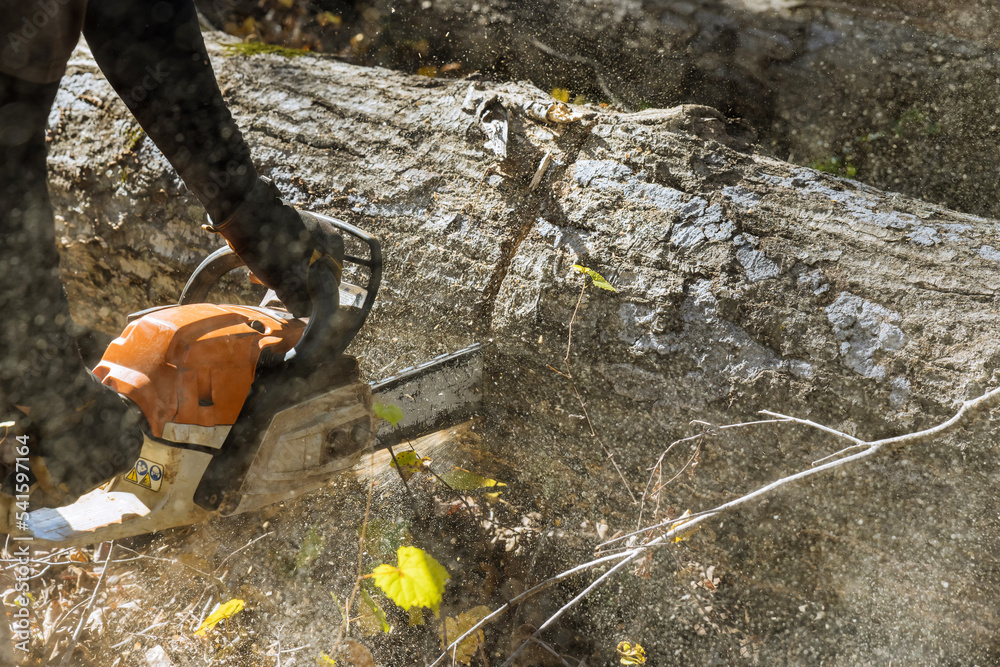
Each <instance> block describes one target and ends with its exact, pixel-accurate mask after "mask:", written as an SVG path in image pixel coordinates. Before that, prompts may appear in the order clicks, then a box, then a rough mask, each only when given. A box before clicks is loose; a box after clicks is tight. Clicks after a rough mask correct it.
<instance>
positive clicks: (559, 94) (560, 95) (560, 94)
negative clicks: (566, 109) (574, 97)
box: [551, 88, 569, 102]
mask: <svg viewBox="0 0 1000 667" xmlns="http://www.w3.org/2000/svg"><path fill="white" fill-rule="evenodd" d="M551 95H552V97H554V98H556V99H557V100H559V101H560V102H569V91H568V90H567V89H565V88H553V89H552V93H551Z"/></svg>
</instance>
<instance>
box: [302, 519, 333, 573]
mask: <svg viewBox="0 0 1000 667" xmlns="http://www.w3.org/2000/svg"><path fill="white" fill-rule="evenodd" d="M325 541H326V540H325V539H324V538H323V536H322V535H320V534H319V533H317V532H316V529H315V528H310V529H309V532H308V533H306V537H305V539H304V540H302V546H301V547H299V553H297V554H296V555H295V569H296V570H301V569H302V568H304V567H305V566H306V565H309V564H310V563H312V562H313V561H314V560H316V559H317V558H318V557H319V555H320V554H321V553H322V552H323V543H324V542H325Z"/></svg>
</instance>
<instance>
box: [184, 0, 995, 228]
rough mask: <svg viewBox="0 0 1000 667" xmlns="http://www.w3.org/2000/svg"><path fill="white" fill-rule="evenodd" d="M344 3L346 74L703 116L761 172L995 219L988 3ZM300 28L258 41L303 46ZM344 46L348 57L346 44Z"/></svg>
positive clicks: (256, 8) (241, 5) (245, 5)
mask: <svg viewBox="0 0 1000 667" xmlns="http://www.w3.org/2000/svg"><path fill="white" fill-rule="evenodd" d="M275 4H276V3H272V5H275ZM346 4H347V3H331V4H329V5H327V8H331V7H332V8H333V9H334V11H336V12H338V13H339V14H340V15H341V16H342V19H343V24H342V25H341V26H340V28H339V29H337V30H333V29H328V30H325V31H322V32H323V34H325V35H328V37H327V38H326V39H327V41H326V42H325V43H322V44H321V45H320V46H322V47H325V48H328V49H333V50H336V51H342V52H343V53H346V54H349V55H350V56H351V57H353V58H354V59H355V60H356V61H357V62H358V63H360V64H369V65H381V66H384V67H389V68H392V69H398V70H403V71H410V72H416V71H417V69H418V68H419V67H427V66H437V67H439V68H440V67H443V66H444V65H446V64H449V63H451V64H455V63H457V64H459V65H460V66H461V68H462V69H461V70H460V71H461V72H470V71H476V70H478V71H481V72H482V73H483V75H484V76H486V77H488V78H490V79H492V80H505V81H521V80H523V81H530V82H532V83H534V84H535V85H536V86H538V87H540V88H542V89H543V90H546V91H548V90H552V89H553V88H563V89H569V91H570V94H571V95H572V96H574V97H575V96H576V95H582V96H584V97H585V98H587V99H588V100H592V101H604V102H621V104H623V105H624V106H625V107H626V108H631V109H637V108H644V107H661V108H666V107H673V106H675V105H677V104H683V103H688V104H703V105H707V106H711V107H714V108H716V109H718V110H720V111H722V112H723V113H724V114H726V115H727V116H729V117H739V118H743V119H745V120H747V121H748V122H750V123H751V125H752V126H753V127H755V128H756V129H757V131H758V132H759V133H760V136H761V149H762V150H765V151H767V152H768V153H769V154H771V155H773V156H774V157H778V158H781V159H783V160H787V161H790V162H794V163H796V164H801V165H806V166H817V167H821V168H823V169H827V170H830V171H832V172H835V173H838V174H840V175H849V176H853V177H854V178H857V179H859V180H861V181H863V182H865V183H868V184H870V185H875V186H876V187H879V188H881V189H886V190H893V191H896V192H903V193H906V194H909V195H911V196H915V197H918V198H921V199H925V200H929V201H933V202H936V203H940V204H944V205H946V206H948V207H949V208H954V209H956V210H961V211H965V212H969V213H975V214H978V215H987V216H990V217H1000V204H998V203H997V202H998V200H997V197H996V196H995V193H996V192H997V190H998V189H1000V180H998V179H1000V177H998V176H997V170H996V169H994V168H992V165H993V164H994V160H995V159H994V156H993V146H994V145H995V144H996V133H997V128H996V123H995V116H996V109H997V102H996V100H997V99H1000V80H998V79H997V77H996V76H995V74H994V73H995V72H996V71H997V70H998V68H1000V56H998V54H997V50H996V42H995V39H994V38H992V37H991V35H995V34H996V26H997V24H998V20H1000V12H998V10H997V9H996V8H995V7H994V6H993V4H991V3H982V2H976V1H975V0H957V1H956V2H948V3H926V2H911V1H909V0H895V1H888V2H887V1H884V0H847V1H846V2H832V1H828V0H803V1H796V2H781V3H779V2H759V1H757V0H725V1H723V0H684V1H683V2H677V1H673V0H651V1H650V0H647V1H644V2H638V1H635V0H631V1H627V2H626V1H621V0H591V1H587V2H582V1H580V0H552V1H550V2H526V1H512V0H435V1H434V2H416V1H411V2H398V1H396V0H369V1H367V2H366V3H365V4H364V6H363V9H364V11H363V12H356V11H354V10H353V7H347V6H346ZM201 5H202V7H203V9H205V10H206V11H207V12H208V13H209V14H210V15H211V16H212V17H213V18H215V19H216V20H218V21H219V22H220V24H222V23H225V22H226V17H227V16H229V17H232V16H235V17H236V19H237V20H235V22H236V23H240V22H241V21H242V17H244V16H246V15H247V14H252V15H255V16H258V17H259V18H262V17H263V16H264V15H265V14H266V10H264V9H261V8H260V7H261V3H258V2H256V0H252V1H248V0H227V2H226V3H219V2H215V1H213V0H203V1H202V3H201ZM338 7H339V9H338ZM288 11H289V13H290V14H294V13H301V11H302V10H301V8H298V7H296V8H295V9H292V10H288ZM276 12H277V15H278V16H279V17H281V16H284V15H283V14H281V12H282V10H281V9H280V7H274V8H272V9H271V10H270V14H269V15H270V16H272V18H273V17H274V16H275V13H276ZM300 21H301V19H298V20H288V21H286V22H285V30H284V32H279V33H278V34H272V33H271V32H266V34H265V38H266V39H285V40H286V41H289V42H290V43H291V44H292V45H295V44H298V43H301V41H302V40H303V37H302V36H301V35H299V31H298V29H297V28H298V26H300V25H301V23H300ZM230 23H232V21H231V22H230ZM264 23H267V21H266V20H265V21H264ZM307 25H308V24H307ZM358 34H360V35H363V36H364V39H363V40H362V42H361V47H360V50H359V49H358V48H352V46H351V44H350V42H349V40H350V38H352V37H353V36H355V35H358Z"/></svg>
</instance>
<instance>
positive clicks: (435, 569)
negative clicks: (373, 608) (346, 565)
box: [368, 547, 451, 614]
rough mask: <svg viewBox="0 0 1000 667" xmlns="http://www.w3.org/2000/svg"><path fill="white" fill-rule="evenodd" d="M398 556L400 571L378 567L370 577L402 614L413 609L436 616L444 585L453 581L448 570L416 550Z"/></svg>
mask: <svg viewBox="0 0 1000 667" xmlns="http://www.w3.org/2000/svg"><path fill="white" fill-rule="evenodd" d="M396 556H397V558H398V559H399V566H398V567H393V566H392V565H379V566H378V567H376V568H375V570H374V571H373V572H372V573H371V574H370V575H368V576H369V577H372V578H373V579H374V580H375V585H376V586H378V587H379V588H381V589H382V591H383V592H384V593H385V594H386V595H387V596H388V597H389V599H390V600H392V601H393V602H395V603H396V605H397V606H399V607H400V608H402V609H403V611H406V610H408V609H409V608H410V607H414V606H416V607H429V608H430V609H431V610H433V611H434V613H435V614H437V610H438V605H440V604H441V597H442V596H443V595H444V585H445V582H446V581H447V580H448V579H450V578H451V575H449V574H448V570H446V569H444V567H443V566H442V565H441V564H440V563H438V562H437V561H436V560H434V557H433V556H431V555H430V554H428V553H427V552H426V551H424V550H423V549H418V548H416V547H399V550H398V551H397V552H396Z"/></svg>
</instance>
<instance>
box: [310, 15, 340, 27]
mask: <svg viewBox="0 0 1000 667" xmlns="http://www.w3.org/2000/svg"><path fill="white" fill-rule="evenodd" d="M316 21H317V22H319V24H320V25H321V26H328V25H332V26H334V27H337V26H339V25H340V24H341V23H343V22H344V20H343V19H342V18H341V17H340V16H338V15H336V14H334V13H333V12H320V13H319V14H317V15H316Z"/></svg>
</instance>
